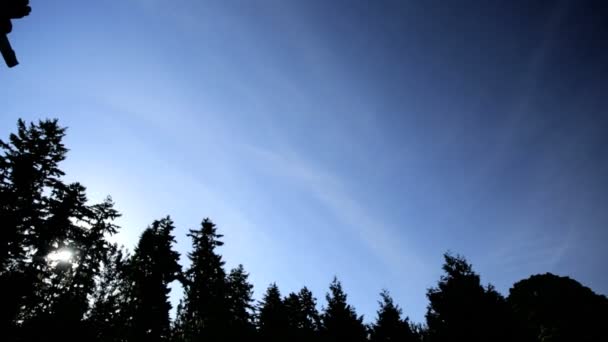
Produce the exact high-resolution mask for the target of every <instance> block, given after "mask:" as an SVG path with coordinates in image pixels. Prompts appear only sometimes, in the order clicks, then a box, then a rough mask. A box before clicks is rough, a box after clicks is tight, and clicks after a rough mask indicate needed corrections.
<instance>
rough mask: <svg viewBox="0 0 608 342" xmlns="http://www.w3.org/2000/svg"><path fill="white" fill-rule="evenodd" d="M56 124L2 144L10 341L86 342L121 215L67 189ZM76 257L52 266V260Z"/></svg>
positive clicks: (3, 263)
mask: <svg viewBox="0 0 608 342" xmlns="http://www.w3.org/2000/svg"><path fill="white" fill-rule="evenodd" d="M64 135H65V128H61V127H59V125H58V123H57V120H45V121H40V122H38V123H36V124H33V123H32V124H29V125H27V124H26V123H25V122H24V121H22V120H19V121H18V122H17V133H16V134H11V135H10V137H9V141H8V142H4V141H0V149H1V150H2V155H1V156H0V219H1V221H2V229H1V233H0V234H1V237H2V246H1V247H0V286H1V288H2V289H3V290H4V291H2V298H1V300H2V303H3V305H2V308H1V309H0V310H1V311H2V322H1V325H2V330H3V335H4V336H8V337H10V338H17V337H19V336H20V338H23V339H26V340H34V341H35V340H49V339H50V340H53V339H61V340H64V341H70V340H76V339H81V338H86V337H87V336H88V334H89V329H88V327H87V324H86V320H85V315H86V314H87V312H88V311H89V297H90V296H91V295H92V293H93V291H94V288H95V277H96V276H97V274H98V273H99V268H100V265H101V263H102V262H103V260H104V258H105V257H106V256H107V254H108V253H109V251H110V244H109V243H108V242H107V241H106V236H108V235H111V234H114V233H115V232H116V230H117V226H116V225H114V224H113V223H112V221H113V220H115V219H116V218H117V217H118V216H119V214H118V213H117V212H116V210H115V209H114V208H113V203H112V201H111V200H110V199H109V198H108V199H107V200H106V201H104V202H102V203H100V204H95V205H89V204H88V203H87V198H86V194H85V188H84V187H83V186H82V185H80V184H78V183H73V184H65V183H63V182H62V180H61V176H63V175H64V173H63V171H61V170H60V169H59V166H58V164H59V162H61V161H62V160H64V159H65V154H66V152H67V149H66V148H65V146H64V145H63V143H62V139H63V137H64ZM60 254H62V255H71V258H70V260H69V261H68V260H53V258H52V257H53V255H60Z"/></svg>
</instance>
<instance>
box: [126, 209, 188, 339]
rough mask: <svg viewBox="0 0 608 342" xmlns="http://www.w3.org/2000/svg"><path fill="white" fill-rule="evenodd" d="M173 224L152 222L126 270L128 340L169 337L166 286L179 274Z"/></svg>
mask: <svg viewBox="0 0 608 342" xmlns="http://www.w3.org/2000/svg"><path fill="white" fill-rule="evenodd" d="M174 229H175V227H174V224H173V221H172V220H171V218H169V217H168V216H167V217H166V218H163V219H161V220H157V221H154V222H153V223H152V225H151V226H149V227H148V228H147V229H146V230H144V232H143V233H142V235H141V237H140V239H139V243H138V244H137V247H136V248H135V250H134V252H133V257H132V258H131V262H130V267H129V278H130V280H131V288H130V295H131V297H132V300H131V303H130V304H131V305H130V308H131V310H132V312H131V315H132V316H131V318H130V327H129V332H130V334H129V335H130V339H131V340H132V341H151V342H162V341H167V340H168V339H169V337H170V319H169V311H170V310H171V303H169V292H170V289H169V284H170V283H171V282H173V281H174V280H177V279H178V278H179V277H180V275H181V266H180V265H179V254H178V253H177V252H176V251H174V250H173V244H174V243H175V238H174V237H173V230H174Z"/></svg>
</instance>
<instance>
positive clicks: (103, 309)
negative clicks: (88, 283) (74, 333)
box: [88, 245, 131, 342]
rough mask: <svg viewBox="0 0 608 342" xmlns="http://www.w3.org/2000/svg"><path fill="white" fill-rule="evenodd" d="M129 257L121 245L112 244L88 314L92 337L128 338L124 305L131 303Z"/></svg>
mask: <svg viewBox="0 0 608 342" xmlns="http://www.w3.org/2000/svg"><path fill="white" fill-rule="evenodd" d="M128 261H129V256H128V255H127V254H126V253H125V252H124V251H123V250H122V249H120V248H119V247H118V246H116V245H112V246H111V249H110V251H109V252H108V256H107V258H106V260H105V261H104V263H103V267H102V268H101V270H100V272H99V275H98V277H97V282H96V286H95V292H94V293H93V296H92V305H91V311H90V313H89V315H88V316H89V317H88V325H89V326H90V327H91V331H92V333H91V337H92V339H93V340H94V341H98V342H121V341H126V339H127V333H128V330H127V326H128V324H127V323H128V320H129V315H128V311H127V308H128V307H130V305H131V303H130V300H131V298H130V296H129V285H130V280H129V279H128V277H129V273H128Z"/></svg>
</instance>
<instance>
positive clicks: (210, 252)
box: [175, 218, 230, 342]
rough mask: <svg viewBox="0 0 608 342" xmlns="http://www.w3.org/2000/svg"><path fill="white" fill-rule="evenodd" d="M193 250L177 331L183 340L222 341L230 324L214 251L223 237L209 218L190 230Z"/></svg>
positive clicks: (218, 259) (222, 276)
mask: <svg viewBox="0 0 608 342" xmlns="http://www.w3.org/2000/svg"><path fill="white" fill-rule="evenodd" d="M188 236H190V237H191V238H192V247H193V251H192V252H190V253H189V254H188V258H189V259H190V261H191V263H192V264H191V266H190V268H189V269H188V270H187V271H186V272H185V275H184V280H183V281H184V299H183V303H182V308H181V314H180V317H179V321H180V326H179V327H177V331H178V332H179V334H181V336H176V337H175V338H177V339H181V340H183V341H188V342H189V341H203V340H204V341H212V342H215V341H223V340H224V338H225V336H226V334H227V331H228V328H229V322H230V309H229V305H228V301H227V292H228V289H227V284H226V273H225V271H224V268H223V266H224V261H222V257H221V256H220V255H219V254H217V252H216V250H215V249H216V248H217V247H220V246H222V245H223V244H224V243H223V242H222V241H220V239H221V238H222V235H220V234H218V233H217V229H216V226H215V224H214V223H213V222H211V220H209V219H208V218H206V219H204V220H203V222H202V224H201V228H200V229H199V230H192V229H191V230H190V233H189V234H188Z"/></svg>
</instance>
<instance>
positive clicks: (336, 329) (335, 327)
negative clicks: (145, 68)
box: [321, 278, 367, 342]
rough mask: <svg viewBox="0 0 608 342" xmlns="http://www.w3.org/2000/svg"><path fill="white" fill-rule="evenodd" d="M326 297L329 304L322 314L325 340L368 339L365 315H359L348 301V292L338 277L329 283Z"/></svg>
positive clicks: (336, 341) (322, 331) (330, 341)
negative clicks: (364, 321) (345, 291)
mask: <svg viewBox="0 0 608 342" xmlns="http://www.w3.org/2000/svg"><path fill="white" fill-rule="evenodd" d="M326 299H327V306H326V307H325V310H324V311H323V314H322V315H321V319H322V325H321V327H322V328H321V336H322V338H323V340H324V341H326V342H342V341H352V342H358V341H365V340H367V331H366V327H365V325H364V324H363V317H358V316H357V313H356V312H355V309H354V308H353V307H352V306H351V305H350V304H348V303H347V302H346V299H347V296H346V293H344V290H342V284H341V283H340V282H339V281H338V279H337V278H334V279H333V281H332V282H331V284H330V285H329V293H328V294H327V296H326Z"/></svg>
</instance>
